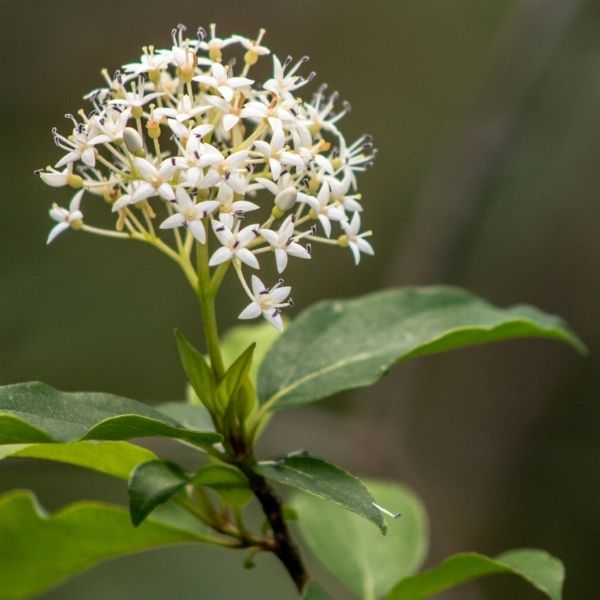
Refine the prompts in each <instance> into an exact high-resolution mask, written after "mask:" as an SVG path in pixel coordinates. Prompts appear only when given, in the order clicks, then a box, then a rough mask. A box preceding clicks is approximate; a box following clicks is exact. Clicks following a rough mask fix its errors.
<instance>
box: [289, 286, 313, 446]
mask: <svg viewBox="0 0 600 600" xmlns="http://www.w3.org/2000/svg"><path fill="white" fill-rule="evenodd" d="M288 306H290V307H293V306H294V299H293V298H290V299H289V300H288ZM307 454H308V452H307Z"/></svg>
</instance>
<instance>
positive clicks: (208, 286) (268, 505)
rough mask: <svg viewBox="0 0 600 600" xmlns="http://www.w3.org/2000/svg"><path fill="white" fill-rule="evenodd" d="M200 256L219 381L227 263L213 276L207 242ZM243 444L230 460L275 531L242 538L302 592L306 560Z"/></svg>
mask: <svg viewBox="0 0 600 600" xmlns="http://www.w3.org/2000/svg"><path fill="white" fill-rule="evenodd" d="M196 259H197V265H196V267H197V271H198V287H197V295H198V299H199V301H200V310H201V313H202V321H203V323H204V335H205V337H206V345H207V347H208V353H209V356H210V363H211V367H212V370H213V373H214V376H215V379H216V380H217V382H219V381H221V380H222V379H223V376H224V375H225V367H224V364H223V358H222V356H221V348H220V344H219V332H218V328H217V316H216V312H215V296H216V293H217V290H218V288H219V285H220V284H221V281H222V279H223V277H224V276H225V273H226V271H227V266H223V265H221V266H220V267H219V268H218V269H217V271H216V273H215V275H214V277H213V278H212V279H211V275H210V268H209V266H208V247H207V245H206V244H198V243H196ZM242 446H243V447H241V448H237V449H236V450H235V456H230V457H229V459H230V461H231V463H232V464H234V465H235V466H236V467H237V468H238V469H239V470H240V471H241V472H242V473H243V474H244V475H245V476H246V478H247V479H248V482H249V484H250V488H251V489H252V491H253V493H254V495H255V496H256V498H257V500H258V501H259V503H260V505H261V507H262V510H263V512H264V513H265V516H266V518H267V521H268V522H269V525H270V527H271V530H272V531H273V540H272V544H268V545H267V544H266V543H265V542H264V541H263V542H262V543H260V541H261V540H259V539H258V538H252V537H249V536H248V535H247V534H246V533H245V532H243V531H242V530H241V529H240V530H239V531H240V533H241V536H242V540H243V541H244V542H246V543H247V544H248V545H249V546H252V545H255V546H260V547H262V548H263V549H265V550H270V551H271V552H273V553H274V554H275V555H276V556H277V558H279V560H280V561H281V563H282V564H283V566H284V567H285V568H286V570H287V572H288V574H289V575H290V577H291V578H292V581H293V582H294V584H295V585H296V587H297V588H298V591H299V592H300V593H302V591H303V590H304V587H305V585H306V583H307V582H308V579H309V577H308V573H307V571H306V569H305V568H304V564H303V563H302V558H301V557H300V552H299V551H298V548H297V546H296V544H295V543H294V541H293V540H292V537H291V535H290V532H289V529H288V527H287V524H286V522H285V519H284V518H283V505H282V502H281V499H280V498H279V496H277V494H275V491H274V490H273V488H272V487H271V485H270V484H269V482H268V481H267V480H266V479H265V478H264V477H263V476H262V475H259V474H258V473H256V472H255V470H254V466H255V464H256V463H255V460H254V458H253V456H252V449H251V448H246V447H245V442H244V441H243V440H242ZM226 447H227V446H226ZM234 447H235V446H234ZM224 533H227V534H229V535H231V532H230V531H224ZM257 542H259V543H257Z"/></svg>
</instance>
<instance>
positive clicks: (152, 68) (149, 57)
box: [123, 46, 169, 77]
mask: <svg viewBox="0 0 600 600" xmlns="http://www.w3.org/2000/svg"><path fill="white" fill-rule="evenodd" d="M142 50H143V51H144V54H142V56H141V57H140V60H139V62H136V63H128V64H126V65H123V71H124V72H125V73H127V74H128V75H131V76H133V77H137V76H138V75H142V74H144V73H152V72H156V71H160V70H163V69H166V68H167V67H168V66H169V56H165V55H164V54H162V55H161V54H154V48H153V47H152V46H149V47H148V46H144V48H142Z"/></svg>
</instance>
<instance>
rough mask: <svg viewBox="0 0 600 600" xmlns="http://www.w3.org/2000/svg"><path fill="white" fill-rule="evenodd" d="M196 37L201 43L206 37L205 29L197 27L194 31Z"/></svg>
mask: <svg viewBox="0 0 600 600" xmlns="http://www.w3.org/2000/svg"><path fill="white" fill-rule="evenodd" d="M196 37H197V38H198V41H200V42H203V41H204V40H205V39H206V38H207V37H208V34H207V33H206V29H204V27H198V29H196Z"/></svg>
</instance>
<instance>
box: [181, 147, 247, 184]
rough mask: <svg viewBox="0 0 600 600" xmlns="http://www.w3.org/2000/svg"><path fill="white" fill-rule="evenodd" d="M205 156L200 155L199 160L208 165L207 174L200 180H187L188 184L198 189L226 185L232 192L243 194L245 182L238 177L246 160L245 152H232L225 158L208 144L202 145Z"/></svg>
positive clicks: (243, 168)
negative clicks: (220, 184)
mask: <svg viewBox="0 0 600 600" xmlns="http://www.w3.org/2000/svg"><path fill="white" fill-rule="evenodd" d="M203 149H204V152H205V154H203V155H201V160H204V161H205V162H206V164H207V165H208V164H210V167H211V168H210V169H209V171H208V173H207V174H206V175H205V176H204V177H202V178H201V179H198V180H196V181H195V182H194V181H193V180H189V183H190V184H191V185H193V186H195V187H197V188H199V189H206V188H210V187H213V186H215V185H217V184H219V183H221V182H223V183H226V184H227V185H228V186H229V187H230V188H231V189H232V190H233V191H234V192H238V194H243V193H244V192H245V189H246V180H245V179H244V178H243V177H242V176H241V175H240V172H241V171H244V170H245V167H244V166H243V165H244V162H245V161H246V159H247V158H248V151H247V150H240V151H239V152H234V153H233V154H231V155H230V156H228V157H227V158H225V157H224V156H223V155H222V154H221V152H219V150H217V149H216V148H215V147H214V146H210V145H209V144H204V145H203Z"/></svg>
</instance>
